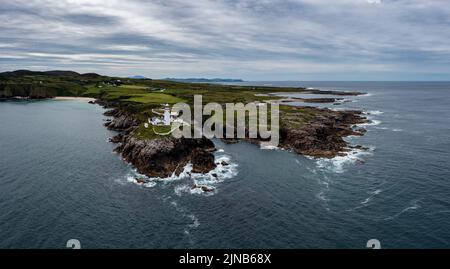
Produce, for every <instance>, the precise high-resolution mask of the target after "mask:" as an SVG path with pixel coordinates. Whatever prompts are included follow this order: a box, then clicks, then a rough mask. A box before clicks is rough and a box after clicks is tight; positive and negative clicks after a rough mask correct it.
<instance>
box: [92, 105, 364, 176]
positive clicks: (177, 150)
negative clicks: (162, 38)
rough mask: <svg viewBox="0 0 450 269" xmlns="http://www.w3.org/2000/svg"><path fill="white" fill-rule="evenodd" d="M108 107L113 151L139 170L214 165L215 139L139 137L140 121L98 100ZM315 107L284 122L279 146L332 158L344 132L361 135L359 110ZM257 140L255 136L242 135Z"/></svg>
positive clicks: (156, 172)
mask: <svg viewBox="0 0 450 269" xmlns="http://www.w3.org/2000/svg"><path fill="white" fill-rule="evenodd" d="M97 103H98V104H100V105H103V106H104V107H105V108H109V110H107V111H106V112H105V113H104V114H105V115H106V116H111V117H113V119H112V120H110V121H107V122H106V123H105V126H106V127H107V128H108V129H110V130H114V131H117V132H119V133H118V134H117V135H116V136H114V137H112V138H111V139H110V142H112V143H115V144H118V146H117V147H116V149H115V151H116V152H117V153H119V154H121V156H122V158H123V159H124V160H125V161H126V162H128V163H131V164H132V165H133V166H134V167H136V169H137V170H138V172H139V173H141V174H144V175H146V176H149V177H158V178H166V177H170V176H172V175H179V174H180V173H181V172H182V171H183V169H184V167H185V166H186V165H187V164H188V163H191V164H192V166H193V170H192V172H193V173H207V172H209V171H211V170H213V169H214V168H216V164H215V162H214V154H213V152H214V151H215V150H216V149H215V146H214V143H213V142H212V141H211V140H209V139H207V138H204V137H203V138H201V139H193V138H192V139H187V138H180V139H176V138H173V137H171V136H167V137H160V138H154V139H148V140H140V139H137V138H135V137H134V136H133V133H134V131H135V130H136V128H137V127H138V126H139V124H140V121H139V120H137V119H135V118H134V117H133V116H131V115H129V114H127V113H125V112H123V111H122V110H120V109H118V108H115V107H112V106H111V104H105V103H102V102H101V101H98V102H97ZM308 109H313V110H316V111H317V112H318V113H320V116H318V117H315V118H313V119H312V120H311V121H309V122H308V123H307V124H304V125H302V126H295V127H293V126H290V125H289V124H284V125H282V126H281V129H280V145H279V147H280V148H282V149H285V150H289V151H292V152H295V153H297V154H301V155H307V156H311V157H316V158H319V157H320V158H333V157H336V156H339V155H342V154H345V151H346V150H348V148H349V147H348V144H347V142H346V141H345V140H344V139H343V138H344V137H346V136H350V135H354V136H361V135H363V134H364V133H365V130H364V129H362V128H354V126H355V125H357V124H362V123H367V122H368V120H367V119H366V118H365V117H364V115H363V113H362V112H361V111H334V110H329V109H319V108H308ZM244 140H246V141H249V142H252V143H257V144H258V143H260V142H261V140H258V139H244ZM223 141H224V142H225V143H237V142H239V140H237V139H224V140H223Z"/></svg>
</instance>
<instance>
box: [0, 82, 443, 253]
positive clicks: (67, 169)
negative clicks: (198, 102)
mask: <svg viewBox="0 0 450 269" xmlns="http://www.w3.org/2000/svg"><path fill="white" fill-rule="evenodd" d="M250 84H259V85H268V84H271V85H277V86H306V87H317V88H320V89H334V90H358V91H364V92H367V93H368V94H367V95H364V96H359V97H352V98H348V99H350V100H351V101H352V102H346V103H343V104H342V105H340V106H332V105H331V106H330V105H328V106H329V107H331V108H333V109H344V108H356V109H361V110H364V111H366V112H367V113H368V114H369V115H368V116H369V117H370V118H371V119H372V120H373V123H372V124H371V125H369V126H366V128H367V129H368V132H367V134H366V135H365V136H364V137H361V138H349V141H350V142H351V143H352V144H355V145H356V144H358V145H363V146H366V147H368V148H369V150H366V151H354V152H351V154H350V155H349V156H346V157H338V158H335V159H332V160H325V159H311V158H306V157H303V156H298V155H295V154H292V153H289V152H285V151H279V150H261V149H259V147H257V146H255V145H250V144H247V143H239V144H234V145H224V144H222V143H221V142H219V141H216V145H217V147H218V148H219V149H222V150H220V151H219V152H218V153H217V158H224V159H228V160H229V161H230V162H231V163H232V165H231V166H228V167H219V169H218V170H217V171H216V172H217V173H218V174H219V177H220V179H221V180H220V181H219V182H212V181H211V180H210V179H209V178H208V177H203V178H200V177H199V178H195V179H187V178H184V179H183V178H172V179H170V180H165V181H157V180H156V181H154V182H152V183H151V184H147V185H146V186H139V185H137V184H135V183H133V182H132V179H133V177H134V176H136V172H135V171H134V170H133V168H132V167H130V166H128V165H127V164H125V163H124V162H123V161H122V160H121V159H120V158H119V156H118V155H116V154H114V153H112V150H113V145H111V144H110V143H108V142H107V138H108V137H110V136H112V135H113V133H112V132H110V131H107V130H106V129H105V128H104V127H103V126H102V123H103V120H104V119H105V117H104V116H103V115H102V113H103V109H101V108H100V107H98V106H93V105H89V104H87V103H84V102H81V101H31V102H30V101H21V102H2V103H0V126H1V127H0V150H1V151H0V248H64V247H65V245H66V242H67V240H69V239H72V238H74V239H78V240H80V242H81V245H82V247H83V248H365V246H366V242H367V240H369V239H372V238H375V239H378V240H380V241H381V244H382V247H383V248H449V247H450V228H449V227H450V139H449V138H450V125H449V124H450V107H449V104H450V83H444V82H414V83H413V82H252V83H250ZM193 180H195V181H196V182H201V183H202V184H210V185H212V186H214V187H216V189H217V191H216V192H215V193H213V194H211V195H205V194H204V193H197V192H195V191H191V188H190V186H191V185H192V184H193Z"/></svg>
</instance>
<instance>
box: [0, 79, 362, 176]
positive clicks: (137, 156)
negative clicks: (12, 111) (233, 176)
mask: <svg viewBox="0 0 450 269" xmlns="http://www.w3.org/2000/svg"><path fill="white" fill-rule="evenodd" d="M280 93H302V94H314V95H320V94H324V95H336V96H339V98H328V97H327V98H317V97H315V98H303V99H302V98H295V99H291V100H290V101H295V102H305V103H310V102H313V103H329V102H336V101H337V100H338V99H340V98H341V97H344V96H355V95H359V94H361V93H358V92H342V91H341V92H333V91H321V90H318V89H306V88H299V87H296V88H288V87H283V88H279V87H254V86H235V85H233V86H232V85H219V84H208V83H185V82H178V81H168V80H151V79H145V80H142V79H134V78H118V77H107V76H101V75H98V74H93V73H90V74H78V73H76V72H71V71H49V72H34V71H27V70H19V71H14V72H6V73H0V99H3V100H8V99H14V98H30V99H41V98H52V97H55V96H80V97H91V98H95V99H96V101H95V102H92V103H96V104H98V105H101V106H103V107H104V108H105V109H107V111H106V112H105V115H106V116H108V117H111V119H109V120H108V121H107V122H106V123H105V126H106V127H107V128H108V129H110V130H114V131H117V132H118V134H117V135H116V136H114V137H112V138H111V139H110V140H111V142H112V143H116V144H117V147H116V149H115V151H116V152H117V153H119V154H121V156H122V158H123V159H124V160H125V161H126V162H129V163H131V164H133V165H134V166H135V167H136V169H137V170H138V171H139V172H140V173H141V174H144V175H146V176H149V177H158V178H165V177H169V176H171V175H173V174H176V175H177V174H180V173H181V172H182V171H183V169H184V167H185V166H186V165H187V164H188V163H191V164H192V168H193V170H192V172H193V173H207V172H209V171H211V170H213V169H214V168H215V167H216V165H217V164H216V163H215V159H214V151H215V150H216V149H215V146H214V143H213V142H212V141H211V140H210V139H207V138H204V137H203V138H199V139H194V138H191V139H189V138H180V139H177V138H174V137H172V136H161V135H159V134H158V133H159V132H155V130H154V128H145V127H144V125H145V123H146V122H147V120H148V119H149V118H151V117H153V116H154V111H155V109H157V108H159V107H161V105H162V104H167V105H169V104H174V103H178V102H185V103H188V104H189V103H191V102H192V101H193V96H194V95H197V94H201V95H202V96H203V102H204V103H209V102H216V103H219V104H225V103H250V102H267V101H271V102H273V101H278V102H279V104H280V145H279V147H280V148H282V149H286V150H289V151H292V152H295V153H298V154H302V155H308V156H312V157H323V158H333V157H335V156H338V155H341V154H345V152H346V151H347V150H348V148H349V146H348V145H347V143H346V142H345V140H344V139H343V138H344V137H346V136H350V135H358V136H360V135H363V134H364V132H365V130H364V129H361V128H359V129H358V128H355V127H354V126H355V125H357V124H362V123H367V122H368V119H366V118H365V117H364V115H363V113H362V112H361V111H335V110H331V109H325V108H316V107H311V106H292V105H288V104H285V103H288V102H290V101H289V100H288V101H286V98H285V97H282V96H279V94H280ZM157 128H160V129H161V130H159V131H161V132H164V131H167V126H158V127H157ZM169 129H170V126H169ZM245 140H247V141H249V142H251V143H260V142H261V141H259V140H258V139H245ZM224 142H227V143H232V142H238V141H237V140H224Z"/></svg>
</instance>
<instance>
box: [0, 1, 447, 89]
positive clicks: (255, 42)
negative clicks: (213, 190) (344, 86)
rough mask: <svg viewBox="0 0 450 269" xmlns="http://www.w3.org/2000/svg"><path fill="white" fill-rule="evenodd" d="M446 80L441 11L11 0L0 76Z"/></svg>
mask: <svg viewBox="0 0 450 269" xmlns="http://www.w3.org/2000/svg"><path fill="white" fill-rule="evenodd" d="M16 69H30V70H55V69H58V70H74V71H77V72H81V73H85V72H96V73H100V74H104V75H115V76H131V75H144V76H147V77H150V78H164V77H177V78H188V77H205V78H216V77H220V78H241V79H245V80H265V81H269V80H295V81H300V80H450V4H449V0H285V1H281V0H280V1H275V0H195V1H185V0H153V1H144V0H127V1H123V0H120V1H119V0H108V1H99V0H39V1H35V0H11V1H2V3H1V5H0V71H11V70H16Z"/></svg>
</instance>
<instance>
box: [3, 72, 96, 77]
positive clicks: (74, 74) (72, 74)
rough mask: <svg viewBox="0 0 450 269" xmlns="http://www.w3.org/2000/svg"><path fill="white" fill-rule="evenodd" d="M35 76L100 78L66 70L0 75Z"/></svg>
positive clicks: (94, 74)
mask: <svg viewBox="0 0 450 269" xmlns="http://www.w3.org/2000/svg"><path fill="white" fill-rule="evenodd" d="M36 75H46V76H55V77H85V78H98V77H101V76H100V75H99V74H96V73H85V74H80V73H77V72H75V71H66V70H51V71H31V70H16V71H8V72H3V73H0V76H3V77H6V76H36Z"/></svg>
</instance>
